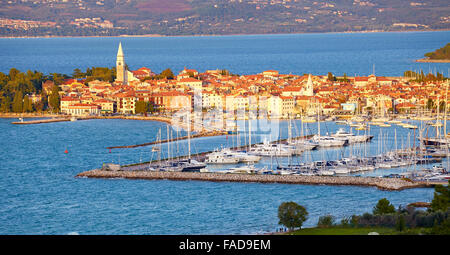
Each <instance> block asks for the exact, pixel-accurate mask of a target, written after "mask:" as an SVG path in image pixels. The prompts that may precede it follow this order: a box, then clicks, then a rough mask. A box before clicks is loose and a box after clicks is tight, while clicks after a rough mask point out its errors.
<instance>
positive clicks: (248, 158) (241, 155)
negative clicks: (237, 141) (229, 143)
mask: <svg viewBox="0 0 450 255" xmlns="http://www.w3.org/2000/svg"><path fill="white" fill-rule="evenodd" d="M222 152H224V153H227V154H229V155H232V156H234V157H235V158H237V159H238V160H239V163H254V162H258V161H259V160H261V157H260V156H257V155H250V154H248V153H247V152H246V151H232V150H230V149H228V148H226V149H223V150H222Z"/></svg>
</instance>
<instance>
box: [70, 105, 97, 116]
mask: <svg viewBox="0 0 450 255" xmlns="http://www.w3.org/2000/svg"><path fill="white" fill-rule="evenodd" d="M100 111H101V107H100V106H98V105H95V104H73V105H70V106H68V107H67V113H68V114H71V115H77V116H80V115H84V116H86V115H99V114H100Z"/></svg>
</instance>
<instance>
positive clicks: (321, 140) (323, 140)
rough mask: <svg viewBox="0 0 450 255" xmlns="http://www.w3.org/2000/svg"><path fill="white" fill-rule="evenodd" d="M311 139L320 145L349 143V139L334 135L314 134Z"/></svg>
mask: <svg viewBox="0 0 450 255" xmlns="http://www.w3.org/2000/svg"><path fill="white" fill-rule="evenodd" d="M311 141H312V142H314V143H317V144H319V146H320V147H334V146H344V145H346V144H347V143H348V139H342V138H336V137H333V136H319V135H315V136H313V138H312V139H311Z"/></svg>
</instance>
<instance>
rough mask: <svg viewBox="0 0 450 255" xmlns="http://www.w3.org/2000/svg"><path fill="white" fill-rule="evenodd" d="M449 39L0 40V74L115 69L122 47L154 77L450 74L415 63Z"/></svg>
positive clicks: (443, 67) (445, 66)
mask: <svg viewBox="0 0 450 255" xmlns="http://www.w3.org/2000/svg"><path fill="white" fill-rule="evenodd" d="M449 41H450V31H439V32H398V33H351V34H343V33H329V34H290V35H242V36H201V37H158V38H142V37H138V38H120V37H109V38H15V39H9V38H0V58H1V59H2V61H1V63H0V71H1V72H8V71H9V69H10V68H12V67H15V68H18V69H19V70H21V71H26V70H28V69H30V70H38V71H41V72H44V73H46V74H48V73H53V72H58V73H65V74H72V72H73V70H74V69H75V68H80V69H81V70H83V71H84V70H86V68H88V67H93V66H102V67H112V66H115V61H116V54H117V47H118V44H119V42H122V44H123V47H124V53H125V61H126V63H127V64H128V65H129V67H130V68H131V69H133V70H134V69H138V68H140V67H143V66H146V67H149V68H151V69H152V70H153V71H154V72H157V73H159V72H161V71H162V70H164V69H166V68H171V69H172V70H173V71H174V72H175V73H178V72H179V71H180V70H182V69H183V68H184V67H188V68H194V69H197V70H198V71H200V72H203V71H206V70H211V69H217V68H219V69H228V70H230V71H231V72H233V73H237V74H255V73H260V72H262V71H264V70H268V69H276V70H279V71H280V72H281V73H284V74H288V73H292V74H300V75H301V74H303V73H312V74H315V75H326V74H327V72H332V73H334V74H335V75H342V74H343V73H346V74H347V75H349V76H350V75H351V76H353V75H359V76H363V75H369V74H372V72H373V69H374V67H375V74H377V75H385V76H399V75H402V74H403V72H404V71H406V70H416V71H419V70H423V71H424V72H425V73H427V72H429V71H431V72H435V71H438V72H441V73H445V74H446V75H447V74H448V71H449V68H450V63H416V62H414V60H416V59H419V58H423V55H424V54H425V53H427V52H430V51H434V50H436V49H438V48H441V47H443V46H444V45H445V44H447V43H448V42H449Z"/></svg>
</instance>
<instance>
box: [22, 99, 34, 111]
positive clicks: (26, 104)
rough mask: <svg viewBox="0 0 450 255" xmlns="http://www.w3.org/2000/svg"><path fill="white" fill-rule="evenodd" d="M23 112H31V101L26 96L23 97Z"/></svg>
mask: <svg viewBox="0 0 450 255" xmlns="http://www.w3.org/2000/svg"><path fill="white" fill-rule="evenodd" d="M23 111H24V112H32V111H33V104H32V102H31V99H30V98H29V97H28V95H25V97H24V99H23Z"/></svg>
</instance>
